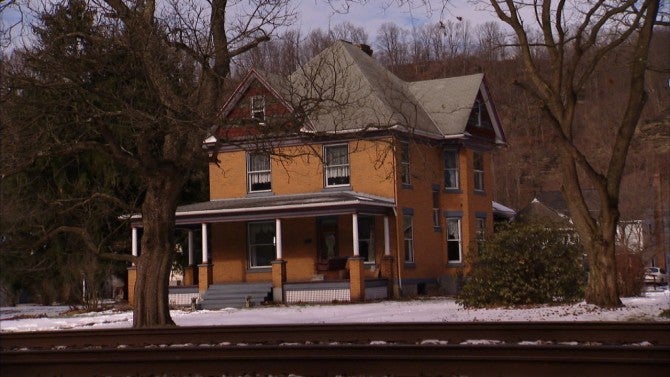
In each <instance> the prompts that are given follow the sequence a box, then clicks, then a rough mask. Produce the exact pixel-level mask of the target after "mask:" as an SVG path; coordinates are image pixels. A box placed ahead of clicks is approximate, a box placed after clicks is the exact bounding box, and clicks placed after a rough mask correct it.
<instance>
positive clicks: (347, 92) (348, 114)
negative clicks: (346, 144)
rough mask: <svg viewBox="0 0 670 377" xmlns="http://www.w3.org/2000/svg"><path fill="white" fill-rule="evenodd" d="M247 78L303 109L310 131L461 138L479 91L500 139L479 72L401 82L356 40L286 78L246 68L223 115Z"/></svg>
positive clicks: (337, 46)
mask: <svg viewBox="0 0 670 377" xmlns="http://www.w3.org/2000/svg"><path fill="white" fill-rule="evenodd" d="M252 80H259V81H260V82H261V83H262V84H263V85H265V86H267V87H268V89H270V91H271V92H272V93H273V94H275V95H276V96H277V97H278V98H279V99H280V100H281V101H282V102H284V103H286V104H287V107H288V108H290V109H292V110H293V111H302V112H304V114H306V115H307V118H308V122H307V124H305V125H303V127H302V131H303V132H316V133H346V132H356V131H362V130H377V129H389V128H392V129H399V130H404V131H406V132H411V133H416V134H419V135H422V136H427V137H430V138H434V139H445V138H466V137H467V136H468V134H467V132H466V127H467V123H468V118H469V115H470V112H471V111H472V107H473V104H474V103H475V100H476V98H477V96H478V94H481V96H482V97H483V98H484V99H485V102H486V104H487V111H488V112H489V114H490V115H491V120H492V122H493V128H494V131H495V142H496V143H497V144H503V143H505V140H504V135H503V133H502V129H501V127H500V124H499V121H498V117H497V116H496V114H495V108H494V107H493V104H492V101H490V96H489V93H488V90H487V89H486V84H485V81H484V75H483V74H475V75H469V76H462V77H453V78H444V79H437V80H426V81H419V82H405V81H403V80H401V79H400V78H398V77H397V76H395V75H394V74H393V73H391V72H390V71H388V70H387V69H385V68H384V67H383V66H382V65H381V64H380V63H379V62H378V61H377V60H376V59H374V58H373V57H371V56H370V55H368V54H367V53H366V52H364V51H363V50H362V49H361V47H360V46H357V45H354V44H351V43H349V42H345V41H338V42H335V43H334V44H333V45H332V46H331V47H329V48H327V49H325V50H324V51H322V52H321V53H319V54H318V55H317V56H315V57H314V58H312V59H311V60H310V61H309V62H308V63H307V64H305V65H304V66H302V67H300V68H299V69H298V70H296V71H295V72H294V73H293V74H291V75H290V76H289V77H288V78H286V79H283V78H281V77H279V76H276V75H272V74H269V73H265V72H261V71H257V70H252V72H250V73H249V74H248V75H247V76H246V77H245V79H244V80H243V82H242V83H241V84H240V86H238V88H237V90H236V92H235V94H234V95H233V96H232V97H231V99H230V100H229V101H228V102H227V103H226V105H225V106H224V108H223V111H222V115H223V116H224V117H225V116H226V115H227V113H228V112H229V111H230V109H231V108H232V107H233V106H234V105H235V103H236V102H237V101H238V100H239V98H240V97H241V95H242V92H243V91H244V90H245V89H246V88H247V87H248V86H249V85H250V83H251V82H252Z"/></svg>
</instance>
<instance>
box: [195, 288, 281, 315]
mask: <svg viewBox="0 0 670 377" xmlns="http://www.w3.org/2000/svg"><path fill="white" fill-rule="evenodd" d="M271 292H272V284H271V283H247V284H216V285H211V286H209V289H208V290H207V292H205V294H204V295H203V299H202V300H203V301H202V305H201V306H202V308H203V309H223V308H244V307H247V306H248V304H247V298H249V302H250V303H252V304H253V305H260V304H261V303H262V302H263V301H265V300H266V298H267V297H268V296H271Z"/></svg>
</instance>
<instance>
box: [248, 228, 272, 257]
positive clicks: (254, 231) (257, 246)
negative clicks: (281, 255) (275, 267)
mask: <svg viewBox="0 0 670 377" xmlns="http://www.w3.org/2000/svg"><path fill="white" fill-rule="evenodd" d="M248 240H249V242H248V243H249V245H248V246H249V267H250V268H258V267H270V266H271V263H272V261H273V260H274V259H275V258H276V254H275V222H274V221H263V222H251V223H249V228H248Z"/></svg>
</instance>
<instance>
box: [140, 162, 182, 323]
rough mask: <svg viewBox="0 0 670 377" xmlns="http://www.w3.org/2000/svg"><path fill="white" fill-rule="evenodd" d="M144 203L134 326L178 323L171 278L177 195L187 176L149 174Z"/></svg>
mask: <svg viewBox="0 0 670 377" xmlns="http://www.w3.org/2000/svg"><path fill="white" fill-rule="evenodd" d="M147 182H148V186H147V191H146V196H145V199H144V203H143V204H142V223H143V227H144V230H143V234H142V242H141V245H142V246H141V255H140V257H139V258H138V259H137V281H136V283H135V302H134V310H133V327H135V328H139V327H159V326H174V324H175V323H174V322H173V321H172V318H171V317H170V308H169V301H168V279H169V278H170V270H171V268H172V254H173V251H174V246H175V242H174V224H175V210H176V208H177V197H178V195H179V193H180V191H181V189H182V185H183V184H182V182H183V179H182V178H180V177H178V176H176V174H164V173H163V174H152V175H150V176H148V177H147Z"/></svg>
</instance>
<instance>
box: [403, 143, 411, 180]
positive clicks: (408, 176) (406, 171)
mask: <svg viewBox="0 0 670 377" xmlns="http://www.w3.org/2000/svg"><path fill="white" fill-rule="evenodd" d="M405 152H407V153H405ZM405 157H407V159H405ZM410 161H411V155H410V150H409V143H408V142H405V141H403V142H400V169H401V170H400V183H402V184H403V185H411V184H412V176H411V174H410ZM405 177H406V181H405V180H404V179H403V178H405Z"/></svg>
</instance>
